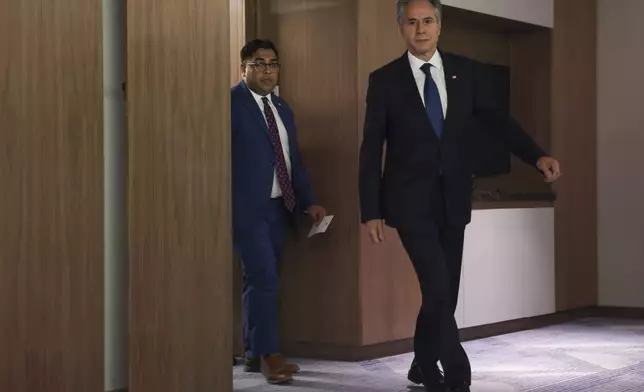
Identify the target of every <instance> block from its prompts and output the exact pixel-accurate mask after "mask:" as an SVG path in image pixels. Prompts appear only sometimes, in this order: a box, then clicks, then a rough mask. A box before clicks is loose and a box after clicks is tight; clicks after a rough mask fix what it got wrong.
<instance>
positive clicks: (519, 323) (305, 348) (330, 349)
mask: <svg viewBox="0 0 644 392" xmlns="http://www.w3.org/2000/svg"><path fill="white" fill-rule="evenodd" d="M587 317H608V318H625V319H644V309H641V308H620V307H606V306H601V307H599V306H593V307H586V308H580V309H571V310H564V311H561V312H557V313H552V314H546V315H542V316H535V317H528V318H523V319H518V320H510V321H504V322H500V323H494V324H487V325H480V326H476V327H470V328H463V329H461V330H460V335H461V340H462V341H468V340H477V339H484V338H488V337H493V336H499V335H505V334H508V333H515V332H521V331H526V330H530V329H535V328H542V327H547V326H549V325H555V324H561V323H566V322H570V321H574V320H578V319H581V318H587ZM282 348H283V352H284V353H285V354H286V355H288V356H290V357H298V358H312V359H323V360H333V361H348V362H357V361H367V360H372V359H377V358H383V357H388V356H392V355H399V354H404V353H408V352H411V351H413V339H411V338H409V339H401V340H395V341H391V342H384V343H379V344H373V345H368V346H352V345H339V344H332V343H310V342H286V343H282Z"/></svg>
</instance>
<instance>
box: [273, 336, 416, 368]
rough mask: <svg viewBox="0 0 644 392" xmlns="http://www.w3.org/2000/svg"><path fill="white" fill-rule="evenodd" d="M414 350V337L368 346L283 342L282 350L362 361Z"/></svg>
mask: <svg viewBox="0 0 644 392" xmlns="http://www.w3.org/2000/svg"><path fill="white" fill-rule="evenodd" d="M413 350H414V342H413V339H411V338H409V339H401V340H395V341H390V342H384V343H378V344H372V345H367V346H353V345H342V344H333V343H310V342H286V343H285V342H282V351H283V352H284V354H286V355H287V356H289V357H297V358H311V359H322V360H329V361H347V362H360V361H367V360H370V359H375V358H383V357H388V356H392V355H397V354H402V353H408V352H410V351H413Z"/></svg>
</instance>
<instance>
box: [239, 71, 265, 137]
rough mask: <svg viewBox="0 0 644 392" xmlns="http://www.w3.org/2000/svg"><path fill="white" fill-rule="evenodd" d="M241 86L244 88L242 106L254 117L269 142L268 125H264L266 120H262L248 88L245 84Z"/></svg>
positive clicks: (260, 111) (261, 115) (262, 116)
mask: <svg viewBox="0 0 644 392" xmlns="http://www.w3.org/2000/svg"><path fill="white" fill-rule="evenodd" d="M242 85H243V86H244V104H245V105H246V107H247V109H248V110H249V111H250V112H251V113H252V114H253V117H255V120H257V122H258V125H259V126H260V127H261V129H262V130H263V131H264V133H265V134H266V137H268V138H269V140H270V134H269V133H268V125H267V124H266V119H265V118H264V114H263V113H262V110H261V109H260V108H259V105H258V104H257V101H255V97H253V94H252V93H251V92H250V89H249V88H248V86H246V83H244V82H242Z"/></svg>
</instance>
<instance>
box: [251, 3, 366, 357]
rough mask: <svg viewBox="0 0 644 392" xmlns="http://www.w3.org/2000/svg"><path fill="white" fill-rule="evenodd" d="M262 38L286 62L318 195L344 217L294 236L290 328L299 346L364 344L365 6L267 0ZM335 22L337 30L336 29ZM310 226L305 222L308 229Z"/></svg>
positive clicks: (284, 74)
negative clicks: (360, 132) (359, 23)
mask: <svg viewBox="0 0 644 392" xmlns="http://www.w3.org/2000/svg"><path fill="white" fill-rule="evenodd" d="M258 5H259V8H258V11H257V20H258V26H257V31H258V36H260V37H263V38H269V39H272V40H273V41H274V42H275V43H276V45H277V48H278V50H279V52H280V62H281V63H282V65H283V68H282V71H281V74H280V95H281V96H282V97H283V98H284V99H285V100H286V101H287V102H288V103H289V105H290V106H291V107H292V109H293V111H294V113H295V122H296V125H297V131H298V139H299V143H300V150H301V152H302V156H303V160H304V162H305V165H306V166H307V168H308V171H309V175H310V177H311V183H312V185H313V188H314V192H315V193H316V196H317V199H318V200H319V202H320V203H321V204H323V205H324V206H326V207H327V210H328V212H329V213H330V214H334V215H335V219H334V221H333V224H332V229H331V230H330V231H329V232H327V233H326V234H325V235H322V236H318V237H315V238H312V239H310V240H309V239H306V238H305V237H306V236H305V235H304V236H303V238H301V239H300V241H298V242H295V241H291V243H290V244H289V246H288V247H287V250H286V254H285V257H284V261H283V266H282V270H281V291H282V293H281V297H282V300H281V309H282V312H281V315H282V317H281V330H282V342H283V343H284V347H288V345H289V342H331V343H337V344H357V343H358V341H359V330H358V318H359V308H358V298H359V294H358V286H357V280H358V276H357V274H358V270H357V269H358V264H357V260H358V238H357V236H356V233H357V232H358V230H359V223H358V220H357V215H356V213H357V210H358V193H357V187H356V180H357V176H358V167H357V165H356V159H357V151H356V146H357V143H358V142H357V132H356V129H357V116H356V110H357V105H358V101H357V96H356V94H355V88H356V85H357V80H356V61H357V60H356V53H355V50H356V33H357V31H356V29H355V18H356V8H355V7H356V4H355V2H353V1H338V0H336V1H319V0H301V1H292V0H275V1H270V2H269V1H266V2H262V1H260V2H259V3H258ZM331 26H332V28H330V27H331ZM309 227H310V222H304V227H303V230H302V232H303V233H302V234H306V233H305V231H306V230H308V228H309Z"/></svg>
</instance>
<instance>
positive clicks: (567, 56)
mask: <svg viewBox="0 0 644 392" xmlns="http://www.w3.org/2000/svg"><path fill="white" fill-rule="evenodd" d="M596 31H597V4H596V1H595V0H590V1H588V0H555V28H554V31H553V52H552V56H553V58H552V116H553V122H552V145H553V154H554V155H555V156H557V157H559V159H560V160H561V164H562V170H563V177H562V178H561V180H560V181H559V182H558V183H557V184H556V185H555V189H556V192H557V203H556V215H555V233H556V238H557V242H556V247H555V252H556V261H557V265H556V276H557V310H566V309H573V308H579V307H584V306H589V305H596V304H597V295H598V293H597V292H598V287H597V118H596V112H597V110H596V109H597V101H596V98H597V92H596V91H597V81H596V75H597V73H596V69H597V58H596V52H597V34H596Z"/></svg>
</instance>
